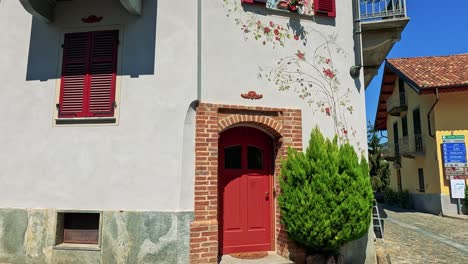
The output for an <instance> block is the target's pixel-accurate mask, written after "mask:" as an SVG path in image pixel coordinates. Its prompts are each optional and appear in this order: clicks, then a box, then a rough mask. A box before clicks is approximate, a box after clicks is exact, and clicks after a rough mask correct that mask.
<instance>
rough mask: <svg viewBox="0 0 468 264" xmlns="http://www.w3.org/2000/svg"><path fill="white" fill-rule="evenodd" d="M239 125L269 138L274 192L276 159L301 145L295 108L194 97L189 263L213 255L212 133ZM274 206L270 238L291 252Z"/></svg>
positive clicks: (278, 247)
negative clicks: (204, 100) (198, 100)
mask: <svg viewBox="0 0 468 264" xmlns="http://www.w3.org/2000/svg"><path fill="white" fill-rule="evenodd" d="M239 125H248V126H253V127H256V128H258V129H260V130H263V131H264V132H266V133H268V134H270V135H271V136H272V137H273V138H275V141H274V144H275V146H274V147H275V171H274V177H275V188H276V193H279V192H280V190H279V184H278V175H279V172H280V165H281V164H280V160H281V159H282V158H283V157H285V156H286V152H287V147H288V146H291V147H293V148H295V149H298V150H302V114H301V110H297V109H284V108H268V107H247V106H235V105H219V104H210V103H200V105H199V106H198V108H197V117H196V132H195V133H196V134H195V211H194V217H195V218H194V221H193V222H192V223H191V226H190V263H203V264H207V263H217V261H218V237H219V236H218V230H219V229H218V138H219V134H220V133H221V132H222V131H224V130H226V129H229V128H230V127H232V126H239ZM275 204H276V200H275ZM275 211H276V212H275V214H274V215H275V232H274V238H273V239H274V241H273V242H274V243H272V244H273V245H274V246H275V249H276V251H277V252H278V253H279V254H281V255H283V256H285V257H287V256H288V255H289V253H290V252H291V253H293V254H297V252H296V251H295V247H294V245H293V244H291V243H290V242H288V240H287V234H286V232H285V229H284V227H283V226H281V225H280V214H279V209H278V206H277V204H276V205H275Z"/></svg>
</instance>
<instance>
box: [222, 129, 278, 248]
mask: <svg viewBox="0 0 468 264" xmlns="http://www.w3.org/2000/svg"><path fill="white" fill-rule="evenodd" d="M219 157H220V161H219V197H220V201H222V202H221V203H220V208H219V216H220V219H219V221H220V242H221V243H220V247H221V251H222V254H229V253H238V252H251V251H267V250H272V247H271V240H272V239H271V231H272V229H271V225H272V221H271V219H272V218H271V212H272V209H271V206H272V199H273V197H272V194H271V193H272V191H271V190H272V176H271V171H272V165H273V162H272V161H273V149H272V140H271V138H270V137H268V135H266V134H265V133H263V132H262V131H260V130H257V129H254V128H250V127H237V128H232V129H229V130H227V131H225V132H223V133H222V134H221V138H220V144H219ZM221 231H222V233H221Z"/></svg>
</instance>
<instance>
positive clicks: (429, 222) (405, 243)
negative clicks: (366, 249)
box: [378, 209, 468, 264]
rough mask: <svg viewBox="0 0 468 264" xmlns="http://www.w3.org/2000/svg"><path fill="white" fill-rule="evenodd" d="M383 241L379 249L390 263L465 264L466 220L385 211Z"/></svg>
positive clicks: (467, 244)
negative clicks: (388, 257) (385, 252)
mask: <svg viewBox="0 0 468 264" xmlns="http://www.w3.org/2000/svg"><path fill="white" fill-rule="evenodd" d="M382 215H383V218H384V222H385V223H384V232H385V240H384V241H381V240H378V247H382V248H384V249H385V250H386V251H387V252H388V253H389V254H390V258H391V261H392V264H395V263H396V264H399V263H408V264H409V263H411V264H413V263H414V264H419V263H421V264H422V263H447V264H448V263H451V264H452V263H453V264H455V263H460V264H466V263H468V221H466V220H459V219H452V218H446V217H440V216H435V215H431V214H424V213H418V212H408V211H399V210H395V209H385V210H384V211H383V212H382Z"/></svg>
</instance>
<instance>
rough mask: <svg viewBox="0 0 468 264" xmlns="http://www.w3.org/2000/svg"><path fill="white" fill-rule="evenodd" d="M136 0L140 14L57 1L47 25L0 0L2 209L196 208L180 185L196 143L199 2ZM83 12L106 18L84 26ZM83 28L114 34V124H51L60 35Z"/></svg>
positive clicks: (13, 0)
mask: <svg viewBox="0 0 468 264" xmlns="http://www.w3.org/2000/svg"><path fill="white" fill-rule="evenodd" d="M156 2H158V3H157V4H156ZM143 4H144V11H143V14H142V16H141V17H137V16H132V15H129V14H128V13H127V12H126V11H125V9H124V8H123V7H122V5H121V4H120V2H119V1H115V0H100V1H94V0H80V1H70V2H59V3H57V7H56V9H55V20H54V22H53V23H51V24H45V23H43V22H41V21H37V20H36V19H34V20H32V17H31V15H30V14H28V13H27V12H26V11H25V10H24V9H23V7H22V6H21V5H20V3H19V1H17V0H4V1H2V2H0V31H1V32H2V38H1V41H0V62H1V63H0V80H1V82H0V113H1V115H0V148H1V150H0V168H1V169H0V208H5V207H20V208H62V209H69V208H70V209H124V210H158V211H169V210H192V209H193V198H190V197H191V195H192V194H190V193H189V194H187V196H188V197H189V198H188V199H187V198H186V197H185V198H184V199H181V198H180V197H181V185H182V183H183V184H184V185H185V187H184V188H188V189H193V188H191V186H193V183H192V182H193V181H192V178H193V173H192V172H190V169H187V168H183V167H182V166H183V164H181V160H182V157H183V149H184V148H185V149H187V148H189V149H190V144H189V146H185V147H184V146H183V142H184V141H185V142H186V143H191V142H190V141H191V140H193V139H190V135H189V136H185V137H184V126H185V127H187V126H189V127H190V123H191V122H193V116H192V117H189V118H186V117H187V114H190V111H188V110H187V109H189V105H190V103H191V102H192V101H193V100H195V99H196V83H197V79H196V77H197V67H196V65H197V64H196V63H197V54H196V44H197V41H196V40H197V23H196V22H197V19H196V1H179V2H177V1H176V2H174V1H156V0H145V1H144V3H143ZM156 5H157V7H156ZM173 10H178V11H177V12H173ZM156 13H157V16H156V15H155V14H156ZM89 15H97V16H103V17H104V18H103V20H102V21H101V22H100V23H97V24H84V23H82V22H81V18H83V17H88V16H89ZM155 17H156V18H155ZM87 27H93V28H95V29H101V28H118V29H120V32H121V39H120V46H121V47H120V48H121V54H119V58H118V61H119V64H120V65H119V66H120V87H119V89H120V94H121V96H120V102H118V107H119V109H118V110H119V115H120V116H119V120H118V124H117V125H76V126H54V125H53V116H54V111H55V103H54V102H55V93H56V88H57V82H56V79H57V76H58V69H59V68H60V65H61V61H60V49H61V48H60V44H61V43H60V42H61V41H60V39H61V38H62V36H63V32H67V31H81V30H83V31H89V30H94V29H88V28H87ZM155 29H156V34H155V33H154V30H155ZM155 35H156V41H155V43H156V44H155V47H154V44H153V43H154V38H155ZM153 59H154V65H153ZM187 65H190V67H187ZM152 71H154V73H153V72H152ZM184 123H188V125H184ZM189 153H193V151H191V152H189ZM184 159H185V160H188V162H192V163H193V161H191V159H193V157H191V156H190V155H188V156H187V155H185V157H184ZM182 172H184V174H182ZM187 174H188V175H187ZM187 185H188V186H187Z"/></svg>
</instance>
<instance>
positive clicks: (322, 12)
mask: <svg viewBox="0 0 468 264" xmlns="http://www.w3.org/2000/svg"><path fill="white" fill-rule="evenodd" d="M314 9H315V14H316V15H319V16H328V17H336V7H335V0H314Z"/></svg>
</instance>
